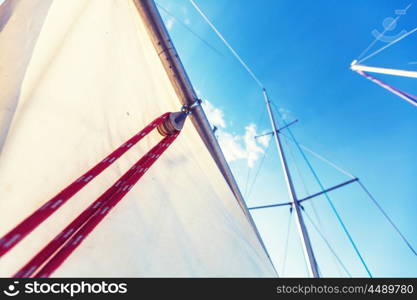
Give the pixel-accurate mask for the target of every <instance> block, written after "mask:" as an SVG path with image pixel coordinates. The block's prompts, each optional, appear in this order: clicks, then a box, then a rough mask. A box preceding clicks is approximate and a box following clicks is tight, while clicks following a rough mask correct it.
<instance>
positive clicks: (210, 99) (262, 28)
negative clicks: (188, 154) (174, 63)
mask: <svg viewBox="0 0 417 300" xmlns="http://www.w3.org/2000/svg"><path fill="white" fill-rule="evenodd" d="M157 2H158V3H159V4H160V5H161V6H163V7H164V8H165V9H167V10H168V11H169V12H170V13H171V14H172V15H174V16H175V17H176V18H177V20H175V19H174V18H172V16H170V15H168V14H166V12H164V11H161V14H162V16H163V18H164V20H165V22H166V25H167V27H168V28H169V31H170V34H171V37H172V39H173V41H174V43H175V45H176V47H177V50H178V52H179V54H180V57H181V59H182V61H183V63H184V65H185V68H186V70H187V72H188V74H189V76H190V78H191V81H192V82H193V84H194V86H195V88H196V89H197V90H198V93H199V94H200V96H201V98H202V99H204V100H205V107H206V110H207V113H208V115H209V118H210V119H211V122H212V123H213V124H215V125H217V126H218V127H219V131H218V136H219V141H220V142H221V144H222V147H223V150H224V152H225V154H226V156H227V158H228V159H229V161H230V165H231V167H232V170H233V172H234V174H235V176H236V178H237V180H238V182H239V184H240V187H241V190H242V192H244V194H245V196H246V201H247V204H248V206H256V205H265V204H271V203H277V202H286V201H288V195H287V191H286V188H285V184H284V179H283V176H282V171H281V168H280V165H279V161H278V159H277V152H276V149H275V146H274V145H271V146H270V147H269V149H268V151H267V150H266V149H267V148H268V147H267V145H268V140H266V139H265V140H262V141H261V142H255V141H254V139H253V135H255V134H259V133H263V132H267V131H268V130H269V127H268V124H269V123H268V119H267V115H266V111H265V109H264V104H263V102H262V101H263V100H262V94H261V91H260V89H259V87H258V86H257V85H256V83H255V82H254V81H253V79H252V78H251V77H250V76H249V75H248V74H247V73H246V71H245V70H244V69H243V67H242V66H241V65H239V63H238V62H237V61H236V59H235V58H234V57H233V56H232V55H231V54H230V52H229V51H228V50H227V49H226V48H225V47H224V45H223V44H222V43H221V41H220V40H219V39H218V38H217V37H216V35H215V34H214V33H213V32H212V31H211V29H210V28H209V27H208V25H207V24H206V23H204V21H203V20H202V18H201V17H200V16H199V15H198V14H197V13H196V11H195V10H194V9H193V7H192V6H191V5H190V3H189V2H188V0H176V1H173V0H158V1H157ZM196 2H197V3H198V4H199V6H200V7H201V8H202V10H203V11H204V12H205V13H206V14H207V15H208V17H209V18H210V19H211V20H212V21H213V23H214V24H215V25H216V26H217V28H218V29H219V30H220V31H221V32H222V34H223V35H224V36H225V38H226V39H227V40H228V41H229V42H230V43H231V45H232V46H233V47H234V48H235V49H236V50H237V52H238V53H239V54H240V55H241V57H242V58H243V59H244V60H245V61H246V62H247V63H248V64H249V66H250V67H251V68H252V69H253V70H254V72H255V73H256V74H257V76H258V77H259V78H260V80H261V81H262V82H263V83H264V84H265V86H266V88H267V89H268V91H269V93H270V95H271V98H272V100H273V101H274V103H275V104H276V107H277V108H279V109H280V110H281V112H282V113H283V115H284V117H285V118H286V119H287V120H292V119H294V118H297V119H298V120H299V122H298V123H297V124H296V125H293V126H292V127H291V128H292V131H293V133H294V134H295V135H296V137H297V138H298V140H299V142H301V143H302V144H304V145H306V146H308V147H309V148H311V149H313V150H314V151H315V152H317V153H319V154H320V155H322V156H324V157H326V158H327V159H329V160H331V161H333V162H335V163H336V164H338V165H339V166H341V167H342V168H344V169H346V170H348V171H349V172H351V173H352V174H354V175H355V176H357V177H359V178H360V179H361V180H362V182H363V183H364V184H365V185H366V186H367V187H368V189H369V190H370V191H371V192H372V193H373V194H374V196H375V197H376V198H377V200H378V201H379V202H380V204H381V205H382V206H383V207H384V208H385V210H386V211H387V212H388V213H389V215H390V216H391V217H392V219H393V220H394V221H395V222H396V223H397V225H398V226H399V227H400V228H401V230H402V231H403V233H404V234H405V235H406V236H407V237H408V239H409V240H410V242H411V244H412V245H414V247H417V226H416V224H417V218H416V213H417V184H416V180H417V155H416V154H417V133H416V125H417V109H416V107H413V106H412V105H410V104H408V103H407V102H405V101H404V100H402V99H400V98H398V97H397V96H395V95H392V94H390V93H389V92H387V91H386V90H384V89H382V88H380V87H378V86H377V85H375V84H373V83H371V82H370V81H368V80H366V79H365V78H362V77H361V76H359V75H358V74H356V73H354V72H352V71H350V69H349V65H350V63H351V61H352V60H353V59H355V58H357V56H358V55H359V54H360V53H361V52H362V50H364V49H365V48H366V47H367V46H368V44H369V43H370V42H371V41H372V40H373V39H374V36H373V35H372V31H373V30H379V31H380V32H381V31H383V21H384V20H385V19H386V18H387V17H395V16H396V15H395V10H396V9H402V8H405V7H406V6H407V5H408V4H410V3H413V2H415V1H403V0H398V1H395V2H394V1H387V0H386V1H382V0H381V1H378V3H377V2H376V1H371V0H367V1H364V0H351V1H336V0H326V1H325V0H319V1H307V0H302V1H296V2H294V1H289V0H285V1H284V0H282V1H272V0H262V1H249V0H217V1H202V0H197V1H196ZM178 20H181V22H182V23H184V24H186V25H187V26H188V27H189V28H191V29H192V30H193V31H194V33H195V34H197V35H199V36H201V37H202V38H203V39H204V40H205V42H206V43H208V44H210V47H213V48H215V49H216V50H213V49H211V48H210V47H209V46H207V45H206V44H205V43H204V42H202V41H200V40H199V39H198V38H196V36H195V35H194V34H192V33H190V31H189V30H188V29H187V28H185V27H184V26H183V24H181V23H180V22H179V21H178ZM396 25H397V27H396V28H395V29H392V30H391V31H389V32H387V33H386V35H395V34H397V33H399V32H401V30H411V29H413V28H415V27H417V2H416V3H414V6H412V7H411V8H410V9H409V10H408V11H407V14H406V15H404V16H401V19H400V20H399V21H398V22H397V24H396ZM416 42H417V34H415V35H411V36H409V37H407V38H406V39H404V40H403V41H401V42H400V43H398V44H396V45H394V46H392V47H390V48H388V49H387V50H385V51H383V52H381V53H380V54H378V55H376V56H375V57H373V58H371V59H369V60H368V61H367V62H366V64H368V65H372V66H380V67H389V68H400V69H408V70H416V69H417V47H416V46H415V45H416ZM383 45H385V43H384V42H378V43H377V44H376V45H375V47H374V48H373V49H377V48H378V47H381V46H383ZM371 52H372V50H371ZM377 77H378V78H380V79H382V80H384V81H386V82H388V83H390V84H392V85H394V86H396V87H398V88H400V89H403V90H404V91H407V92H409V93H413V94H417V86H416V79H408V78H399V77H393V76H383V75H378V76H377ZM286 151H287V154H288V157H289V160H290V168H291V171H292V173H293V174H294V179H295V184H296V189H297V194H298V195H299V197H303V196H305V195H307V194H309V193H310V194H311V193H314V192H317V191H319V187H318V186H317V184H316V183H315V181H314V178H313V177H312V176H311V174H310V173H309V170H308V168H307V167H306V166H305V164H304V163H303V161H302V159H301V157H300V155H299V154H298V153H297V149H296V148H295V147H293V146H291V147H290V148H286ZM265 152H267V154H266V158H265V160H264V163H263V166H262V168H261V170H260V172H259V175H258V176H257V177H256V176H255V175H256V173H257V170H258V169H259V164H260V162H261V161H262V157H263V156H264V154H265ZM291 153H292V154H293V155H291ZM309 158H310V159H311V163H312V164H313V166H314V167H315V168H316V170H317V172H318V173H319V176H320V178H321V179H322V182H323V183H324V185H325V186H326V187H330V186H332V185H335V184H337V183H340V182H342V181H344V180H347V179H348V177H346V176H345V175H343V174H341V173H340V172H338V171H336V170H335V169H333V168H331V167H329V166H328V165H326V164H325V163H323V162H322V161H320V160H318V159H317V158H315V157H313V156H309ZM297 168H298V171H299V172H298V171H297ZM249 170H250V171H249ZM299 173H301V174H302V177H303V179H300V176H299V175H298V174H299ZM248 174H249V177H248ZM255 177H256V181H254V180H255ZM247 178H249V179H247ZM247 182H248V183H247ZM253 182H254V183H253ZM251 186H253V187H252V189H251V193H250V195H248V190H250V187H251ZM248 187H249V188H248ZM329 195H330V197H331V199H332V200H333V202H334V203H335V205H336V207H337V209H338V210H339V212H340V213H341V215H342V218H343V220H344V221H345V223H346V225H347V227H348V229H349V230H350V232H351V234H352V236H353V238H354V239H355V241H356V242H357V245H358V247H359V249H360V251H361V253H362V254H363V256H364V258H365V260H366V262H367V264H368V267H369V268H370V270H371V271H372V273H373V275H374V276H376V277H383V276H394V277H406V276H413V277H416V276H417V257H416V256H414V255H413V254H412V253H411V251H410V250H409V249H408V248H407V247H406V246H405V245H404V244H403V243H402V241H401V239H400V238H399V237H398V235H397V234H396V233H395V232H394V231H393V229H392V228H391V227H390V226H389V225H388V223H387V222H386V220H385V219H384V218H383V217H382V216H381V214H380V213H379V212H378V211H377V210H376V208H375V206H374V205H373V204H372V203H371V202H370V200H369V199H368V198H367V197H366V195H365V194H364V193H363V192H362V191H361V190H360V188H359V186H358V185H356V184H354V185H349V186H346V187H343V188H341V189H339V190H337V191H335V192H332V193H331V194H329ZM312 201H314V207H313V205H312ZM312 201H310V202H309V203H307V204H306V205H305V210H306V212H307V213H308V214H309V216H311V217H312V218H313V220H314V222H315V223H316V224H320V228H321V230H322V232H323V233H324V234H325V236H326V237H327V239H328V241H329V242H330V243H331V244H332V246H333V248H334V250H335V251H336V252H337V254H338V255H339V256H340V258H341V259H342V260H343V262H344V264H345V266H346V267H347V269H348V270H349V272H350V273H351V274H352V276H366V273H365V271H364V269H363V267H362V266H361V265H360V262H359V260H358V258H357V257H356V255H355V253H354V251H353V249H352V247H351V246H350V244H349V242H348V240H347V239H346V237H345V235H344V234H343V231H342V230H341V228H340V226H339V225H338V223H337V220H336V219H335V217H334V215H333V214H332V212H331V210H330V208H329V206H328V204H327V203H326V200H325V199H324V198H323V197H319V198H316V199H314V200H312ZM314 209H315V210H316V212H317V215H318V216H319V218H317V216H316V214H315V212H314ZM253 217H254V219H255V221H256V223H257V226H258V229H259V230H260V232H261V235H262V237H263V239H264V242H265V243H266V245H267V248H268V250H269V252H270V255H271V257H272V259H273V261H274V263H275V265H276V267H277V270H278V272H279V273H280V275H281V276H287V277H297V276H306V274H307V273H306V268H305V264H304V260H303V254H302V251H301V248H300V243H299V239H298V234H297V231H296V227H295V226H294V222H292V223H291V234H290V238H289V247H288V251H287V259H285V254H284V249H285V243H286V236H287V224H288V220H289V219H288V218H289V209H288V208H287V207H280V208H272V209H268V210H262V211H254V212H253ZM306 222H307V225H308V226H309V227H308V228H309V232H310V233H311V238H312V242H313V248H314V250H315V252H316V256H317V260H318V263H319V265H320V271H321V273H322V274H323V275H324V276H340V275H341V274H342V276H346V275H345V273H343V271H341V270H340V266H337V264H336V263H335V260H334V258H333V257H332V255H331V253H330V252H329V250H328V249H327V248H326V245H325V244H324V243H323V241H322V240H321V239H320V237H319V236H318V235H317V233H316V232H315V230H314V229H313V228H312V227H311V225H310V224H309V221H306ZM284 261H285V272H283V269H284V267H283V266H284ZM340 272H341V273H340Z"/></svg>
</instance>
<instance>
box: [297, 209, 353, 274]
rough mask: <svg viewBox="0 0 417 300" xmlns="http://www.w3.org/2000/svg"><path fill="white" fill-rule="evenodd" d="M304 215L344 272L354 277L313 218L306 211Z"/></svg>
mask: <svg viewBox="0 0 417 300" xmlns="http://www.w3.org/2000/svg"><path fill="white" fill-rule="evenodd" d="M303 212H304V214H305V215H306V217H307V219H308V220H309V221H310V223H311V225H313V228H314V229H315V230H316V232H317V233H318V234H319V236H320V237H321V239H322V240H323V242H324V243H325V244H326V246H327V247H328V248H329V250H330V252H331V253H332V254H333V256H334V257H335V258H336V260H337V262H338V263H339V264H340V266H341V267H342V268H343V270H344V271H345V273H346V274H347V275H348V276H349V277H352V274H350V272H349V270H348V269H347V268H346V266H345V264H344V263H343V261H342V260H341V259H340V257H339V256H338V255H337V253H336V251H335V250H334V249H333V247H332V246H331V244H330V242H329V241H328V240H327V239H326V237H325V236H324V234H323V233H322V232H321V231H320V229H319V227H318V226H317V225H316V224H315V223H314V222H313V220H312V218H311V217H310V215H309V214H308V213H307V211H306V210H303Z"/></svg>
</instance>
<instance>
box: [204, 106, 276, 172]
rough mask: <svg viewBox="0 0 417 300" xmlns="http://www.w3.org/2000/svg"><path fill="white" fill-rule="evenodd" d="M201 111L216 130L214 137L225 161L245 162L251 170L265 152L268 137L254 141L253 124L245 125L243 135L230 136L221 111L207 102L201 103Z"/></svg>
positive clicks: (255, 130)
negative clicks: (215, 136)
mask: <svg viewBox="0 0 417 300" xmlns="http://www.w3.org/2000/svg"><path fill="white" fill-rule="evenodd" d="M203 109H204V111H205V112H206V115H207V118H208V119H209V121H210V123H211V124H212V125H214V126H216V127H217V128H218V130H217V131H216V135H217V138H218V141H219V144H220V147H221V148H222V151H223V153H224V156H225V157H226V160H227V161H228V162H229V163H230V162H234V161H237V160H246V162H247V165H248V167H249V168H252V167H253V166H254V165H255V163H256V161H257V160H258V159H259V157H260V156H261V154H263V153H264V152H265V148H266V147H267V146H268V144H269V141H270V137H269V136H265V137H261V138H258V139H255V136H257V135H258V134H259V133H258V132H257V128H256V125H255V124H249V125H247V126H246V127H245V133H244V134H243V135H236V134H232V133H230V132H229V131H227V129H226V122H225V120H224V113H223V111H222V110H221V109H219V108H217V107H215V106H213V104H211V103H210V102H209V101H204V102H203Z"/></svg>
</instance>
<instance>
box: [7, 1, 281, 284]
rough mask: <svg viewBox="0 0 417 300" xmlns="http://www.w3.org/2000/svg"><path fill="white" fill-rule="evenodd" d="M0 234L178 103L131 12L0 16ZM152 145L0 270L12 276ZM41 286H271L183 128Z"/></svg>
mask: <svg viewBox="0 0 417 300" xmlns="http://www.w3.org/2000/svg"><path fill="white" fill-rule="evenodd" d="M0 28H1V32H0V78H1V85H2V86H1V89H0V90H1V94H0V112H1V114H0V130H1V132H2V135H1V139H0V145H3V147H2V152H1V154H0V211H1V217H0V236H3V235H4V234H5V233H6V232H7V231H9V230H10V229H11V228H13V227H14V226H15V225H16V224H17V223H19V222H20V221H21V220H22V219H23V218H24V217H26V216H27V215H29V214H30V213H31V212H33V211H34V210H35V209H37V208H38V207H40V206H41V205H42V204H44V203H45V202H46V201H47V200H48V199H50V198H51V197H52V196H53V195H55V194H56V193H57V192H58V191H60V190H61V189H62V188H63V187H65V186H67V185H68V184H69V183H70V182H72V181H73V180H74V179H76V178H78V176H80V174H83V173H84V172H85V171H87V170H88V169H89V168H90V167H91V166H94V165H95V164H96V163H97V162H98V161H100V160H101V159H102V158H103V157H105V155H106V154H107V153H109V152H111V151H112V150H113V149H115V148H116V147H117V146H118V145H119V144H121V143H122V142H123V141H124V140H126V138H128V137H129V136H131V135H133V134H134V133H135V132H137V131H138V130H139V129H140V128H143V127H144V126H145V125H146V124H147V123H149V122H150V121H151V120H152V119H154V118H155V117H156V116H158V115H160V114H161V113H162V112H165V111H176V110H178V108H179V100H178V98H177V95H176V93H175V91H174V88H173V87H172V85H171V83H170V81H169V79H168V77H167V74H166V72H165V70H164V68H163V66H162V64H161V61H160V59H159V57H158V53H157V52H156V51H155V48H154V46H153V45H152V42H151V40H150V37H149V36H148V33H147V31H146V28H145V26H144V23H143V21H142V19H141V18H140V15H139V14H138V11H137V8H136V7H135V4H134V3H133V1H126V0H89V1H86V0H72V1H66V0H50V1H48V0H31V1H25V0H6V2H5V3H3V4H2V5H1V7H0ZM159 139H160V136H158V133H153V134H151V135H150V136H149V137H147V138H145V139H144V140H143V141H142V143H141V144H140V145H137V146H134V147H132V148H131V149H130V150H129V151H128V152H127V153H126V154H125V156H124V157H123V159H120V160H118V161H117V162H115V163H114V165H113V166H112V167H110V168H109V169H107V170H106V171H104V172H103V173H102V174H100V175H99V176H97V178H95V179H94V181H92V182H90V184H89V185H88V186H86V187H85V188H84V189H83V190H82V191H80V192H79V193H78V194H76V195H75V196H74V197H73V198H72V199H71V200H70V201H69V202H68V203H66V204H65V205H64V206H63V207H61V209H60V210H59V211H58V212H57V213H56V214H54V215H53V216H51V217H50V218H48V219H47V220H46V221H45V222H44V223H42V224H41V225H40V226H39V227H38V228H37V229H36V230H35V231H33V232H32V233H31V234H30V235H29V236H28V237H27V238H25V239H24V240H23V241H22V242H21V243H20V244H18V245H17V246H16V247H15V248H14V249H13V250H12V251H10V252H9V253H8V254H6V255H5V256H4V257H3V258H2V259H1V260H0V276H10V275H12V274H14V272H16V271H17V270H18V269H19V268H20V267H21V266H23V264H25V263H26V262H27V261H28V260H29V259H30V258H31V257H32V256H33V255H34V254H36V252H37V251H39V250H40V249H41V248H42V246H44V245H46V243H47V242H48V241H49V240H50V239H51V238H53V237H54V236H55V235H56V234H58V233H59V232H60V231H61V230H62V229H63V228H64V227H65V226H66V225H67V224H68V223H70V222H71V221H72V220H73V219H74V218H75V217H76V216H77V215H78V214H79V213H81V212H82V211H83V210H84V209H85V208H86V207H88V205H90V204H91V203H92V202H93V201H94V200H95V199H97V197H98V196H99V195H100V194H101V193H102V192H103V191H105V189H106V188H108V187H109V186H110V185H111V184H112V183H113V182H114V181H115V180H116V179H117V178H118V177H120V175H121V174H123V173H124V172H125V171H126V170H127V169H128V168H129V167H130V166H131V165H132V164H133V163H134V162H135V161H136V160H137V159H138V158H139V157H140V156H141V155H143V154H144V153H146V152H147V150H149V148H150V147H151V146H152V145H154V144H155V143H156V142H157V141H158V140H159ZM54 276H64V277H70V276H74V277H77V276H87V277H88V276H103V277H107V276H116V277H118V276H132V277H135V276H276V273H275V271H274V268H273V266H272V264H271V263H270V260H269V259H268V257H267V255H266V253H265V251H264V250H263V248H262V245H261V243H260V242H259V240H258V238H257V236H256V233H255V231H254V229H253V227H252V226H251V224H250V222H249V221H248V219H247V217H246V216H245V214H244V212H243V210H242V208H241V207H240V206H239V204H238V202H237V201H236V199H235V198H234V195H233V193H232V192H231V190H230V187H229V186H228V184H227V183H226V182H225V180H224V178H223V176H222V174H221V173H220V171H219V170H218V168H217V166H216V164H215V162H214V161H213V159H212V157H211V156H210V153H209V152H208V150H207V149H206V147H205V145H204V143H203V141H202V140H201V139H200V137H199V135H198V134H197V132H196V130H195V128H194V127H193V126H192V124H191V122H187V123H186V124H185V127H184V129H183V133H182V135H181V136H179V137H178V139H177V141H176V143H175V144H173V145H172V146H171V148H170V149H168V150H167V152H166V153H165V154H164V156H163V157H161V158H160V159H159V160H158V161H157V162H156V163H155V165H154V166H153V167H152V169H150V170H149V171H148V173H147V174H146V175H145V176H144V177H143V178H142V179H141V181H140V182H139V183H138V184H137V185H136V186H135V187H134V188H133V189H132V190H131V191H130V192H129V193H128V194H127V195H126V198H125V200H124V201H123V202H122V203H120V204H119V205H118V206H117V207H115V208H114V210H113V211H112V212H111V213H110V214H109V215H108V217H107V218H106V219H105V220H104V221H103V222H102V223H101V224H100V225H99V226H98V227H97V228H96V229H95V231H94V232H93V233H92V234H91V235H90V236H89V237H87V238H86V240H85V241H84V242H83V244H82V245H81V246H80V247H79V248H78V249H77V250H76V251H74V253H73V254H72V255H71V257H69V258H68V259H67V260H66V261H65V262H64V264H63V265H62V266H61V267H60V268H59V269H58V270H57V271H56V272H55V273H54Z"/></svg>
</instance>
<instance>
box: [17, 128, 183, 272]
mask: <svg viewBox="0 0 417 300" xmlns="http://www.w3.org/2000/svg"><path fill="white" fill-rule="evenodd" d="M177 136H178V134H175V135H172V136H167V137H165V138H164V139H163V140H162V141H161V142H159V143H158V144H157V145H156V146H155V147H153V148H152V149H151V150H150V151H149V152H148V153H147V154H145V155H144V156H143V157H142V158H141V159H140V160H139V161H138V162H137V163H136V164H134V165H133V167H132V168H130V169H129V170H128V171H127V172H126V173H125V174H123V176H122V177H120V178H119V180H117V182H116V183H114V184H113V185H112V186H111V187H110V188H109V189H108V190H107V191H106V192H104V193H103V194H102V195H101V196H100V197H99V198H98V199H97V200H96V201H95V202H94V203H92V204H91V205H90V206H89V207H88V208H87V209H85V210H84V211H83V212H82V213H81V214H80V215H79V216H78V217H77V218H76V219H75V220H74V221H73V222H71V224H70V225H68V226H67V227H66V228H65V229H64V230H63V231H62V232H61V233H60V234H58V235H57V236H56V237H55V238H54V239H53V240H52V241H51V242H50V243H49V244H48V245H47V246H45V247H44V248H43V249H42V250H41V251H40V252H39V253H38V254H37V255H36V256H35V257H33V258H32V260H31V261H30V262H29V263H27V264H26V265H25V266H24V267H23V268H22V269H21V270H19V272H17V273H16V274H15V275H14V277H29V276H31V275H32V274H33V273H34V272H35V271H36V270H37V269H38V268H39V267H40V266H42V265H43V264H44V263H45V262H46V261H47V260H48V259H49V261H48V262H47V263H46V265H44V266H43V267H42V269H41V270H39V271H38V272H37V273H36V274H35V275H34V277H49V276H50V275H51V274H52V272H54V271H55V270H56V269H57V268H58V267H59V266H60V265H61V264H62V263H63V262H64V261H65V260H66V259H67V258H68V257H69V256H70V255H71V253H72V252H73V251H74V250H75V249H76V248H77V247H78V246H79V245H80V244H81V242H82V241H83V240H84V239H85V238H86V237H87V236H88V235H89V234H90V233H91V232H92V231H93V229H94V228H95V227H96V226H97V225H98V224H99V223H100V222H101V221H102V220H103V219H104V217H105V216H106V215H107V214H108V213H109V212H110V210H111V209H112V208H113V207H114V206H116V204H117V203H119V202H120V201H121V200H122V198H123V197H124V196H125V195H126V194H127V193H128V192H129V190H130V189H131V188H132V187H133V186H134V185H135V184H136V183H137V182H138V180H139V179H140V178H141V177H142V176H143V175H144V174H145V173H146V171H147V170H148V169H149V168H150V167H151V166H152V164H153V163H154V162H155V161H156V160H157V159H158V158H159V157H160V156H161V154H162V153H163V152H164V151H165V150H166V149H167V148H168V147H169V145H170V144H171V143H172V142H173V141H174V140H175V138H176V137H177ZM64 244H65V245H64ZM62 245H64V246H63V247H62V248H61V249H60V250H59V251H58V252H57V253H55V252H56V251H57V250H58V249H59V248H60V247H61V246H62ZM53 253H55V254H54V255H53V256H52V257H51V255H52V254H53Z"/></svg>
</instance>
